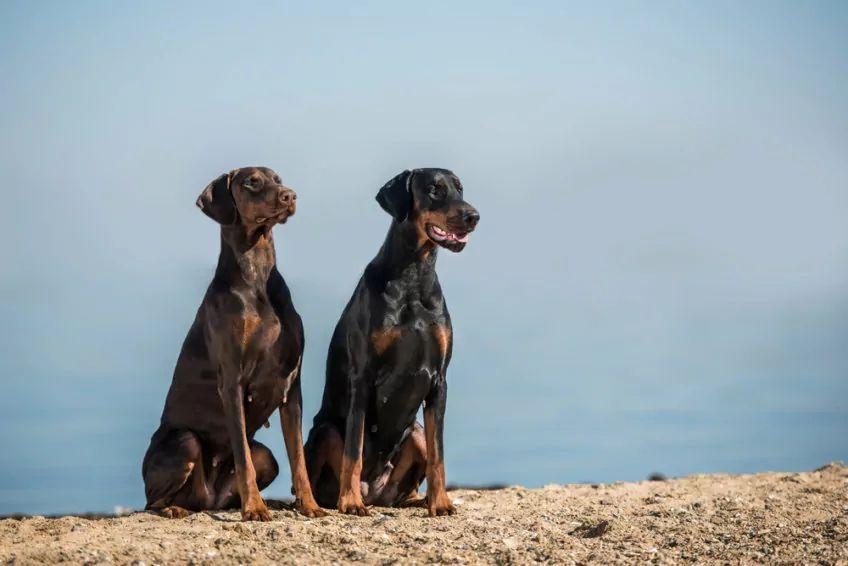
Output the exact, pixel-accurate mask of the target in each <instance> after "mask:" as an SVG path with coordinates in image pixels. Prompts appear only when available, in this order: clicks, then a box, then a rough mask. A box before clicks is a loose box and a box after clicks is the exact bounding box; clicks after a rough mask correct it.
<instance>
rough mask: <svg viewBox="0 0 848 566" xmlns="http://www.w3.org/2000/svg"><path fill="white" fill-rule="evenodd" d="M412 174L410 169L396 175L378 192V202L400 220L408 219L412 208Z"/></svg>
mask: <svg viewBox="0 0 848 566" xmlns="http://www.w3.org/2000/svg"><path fill="white" fill-rule="evenodd" d="M412 175H413V171H410V170H409V169H407V170H406V171H404V172H403V173H399V174H397V175H395V176H394V177H392V180H391V181H389V182H388V183H386V184H385V185H383V188H382V189H380V192H378V193H377V202H379V203H380V206H382V207H383V210H385V211H386V212H388V213H389V214H391V215H392V216H394V218H395V220H397V221H398V222H403V221H404V220H406V218H407V217H408V216H409V212H410V209H411V208H412V188H411V184H412Z"/></svg>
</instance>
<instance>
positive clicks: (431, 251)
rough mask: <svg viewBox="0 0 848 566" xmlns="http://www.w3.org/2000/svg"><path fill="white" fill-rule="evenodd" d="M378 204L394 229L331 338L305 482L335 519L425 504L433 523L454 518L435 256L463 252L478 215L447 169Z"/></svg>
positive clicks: (445, 325)
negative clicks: (421, 493) (446, 461)
mask: <svg viewBox="0 0 848 566" xmlns="http://www.w3.org/2000/svg"><path fill="white" fill-rule="evenodd" d="M377 201H378V202H379V203H380V205H381V206H382V207H383V208H384V209H385V210H386V211H387V212H389V213H390V214H391V215H392V217H393V221H392V224H391V227H390V228H389V232H388V235H387V237H386V240H385V242H384V243H383V246H382V247H381V248H380V251H379V252H378V254H377V256H376V257H375V258H374V259H373V260H372V261H371V263H369V264H368V266H367V267H366V269H365V273H364V274H363V276H362V279H361V280H360V281H359V284H358V285H357V287H356V290H355V291H354V293H353V297H352V298H351V299H350V302H348V304H347V307H346V308H345V310H344V312H343V314H342V316H341V319H340V320H339V322H338V324H337V326H336V329H335V332H334V333H333V337H332V341H331V343H330V349H329V355H328V359H327V375H326V385H325V389H324V397H323V402H322V406H321V409H320V411H319V412H318V414H317V415H316V416H315V419H314V423H313V428H312V430H311V431H310V434H309V438H308V440H307V445H306V459H307V471H308V473H309V476H310V481H311V482H312V486H313V491H314V492H315V495H316V498H317V499H318V502H319V503H320V504H322V505H324V506H326V507H329V506H333V505H336V506H337V507H338V509H339V510H340V511H341V512H343V513H350V514H357V515H365V514H367V509H366V508H365V505H366V503H368V504H378V505H409V504H413V503H420V504H423V503H425V502H426V505H427V506H428V510H429V513H430V515H444V514H451V513H453V512H454V507H453V505H452V504H451V502H450V499H449V498H448V496H447V493H446V491H445V478H444V465H443V459H442V455H443V450H442V428H443V422H444V412H445V400H446V395H447V382H446V372H447V368H448V364H449V363H450V358H451V349H452V344H453V341H452V327H451V320H450V315H449V314H448V310H447V307H446V305H445V301H444V297H443V295H442V289H441V287H440V285H439V279H438V277H437V276H436V255H437V246H442V247H446V248H448V249H450V250H452V251H455V252H458V251H461V250H462V249H463V248H464V247H465V240H466V239H467V235H468V233H469V232H471V231H472V230H473V229H474V227H475V226H476V224H477V221H478V220H479V215H478V213H477V211H476V210H475V209H474V208H473V207H472V206H471V205H470V204H468V203H466V202H465V200H464V198H463V194H462V185H461V184H460V182H459V179H458V178H457V177H456V175H454V174H453V173H452V172H450V171H448V170H445V169H416V170H414V171H404V172H403V173H401V174H400V175H397V176H396V177H395V178H394V179H392V180H391V181H389V183H387V184H386V185H385V186H384V187H383V188H382V189H381V190H380V192H379V194H378V195H377ZM422 403H424V405H425V409H424V423H425V426H424V429H423V430H422V428H421V426H420V425H418V424H417V423H416V422H415V415H416V413H417V411H418V409H419V407H420V406H421V404H422ZM425 476H426V478H427V497H426V499H425V500H423V501H422V500H419V499H417V490H418V487H419V486H420V484H421V482H422V481H423V479H424V477H425Z"/></svg>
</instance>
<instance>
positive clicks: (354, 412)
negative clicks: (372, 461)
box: [338, 375, 369, 517]
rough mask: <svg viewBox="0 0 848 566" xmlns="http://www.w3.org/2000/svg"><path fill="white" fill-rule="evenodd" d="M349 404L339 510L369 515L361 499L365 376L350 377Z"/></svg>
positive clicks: (365, 392) (340, 480) (365, 403)
mask: <svg viewBox="0 0 848 566" xmlns="http://www.w3.org/2000/svg"><path fill="white" fill-rule="evenodd" d="M350 382H351V383H350V387H351V389H350V407H349V409H348V415H347V426H346V428H345V441H344V454H343V455H342V468H341V473H340V474H339V476H340V477H339V505H338V508H339V511H340V512H342V513H346V514H348V515H359V516H360V517H364V516H366V515H369V513H368V509H367V508H366V507H365V502H364V501H363V500H362V487H361V485H360V481H361V475H362V443H363V440H364V435H365V408H366V407H367V405H368V384H367V383H366V380H365V378H364V376H362V375H359V376H357V377H355V378H354V377H351V379H350Z"/></svg>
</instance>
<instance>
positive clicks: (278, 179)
mask: <svg viewBox="0 0 848 566" xmlns="http://www.w3.org/2000/svg"><path fill="white" fill-rule="evenodd" d="M274 182H275V183H277V184H278V185H282V184H283V181H282V179H280V176H279V175H274Z"/></svg>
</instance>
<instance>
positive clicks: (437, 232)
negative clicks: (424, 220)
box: [427, 224, 468, 246]
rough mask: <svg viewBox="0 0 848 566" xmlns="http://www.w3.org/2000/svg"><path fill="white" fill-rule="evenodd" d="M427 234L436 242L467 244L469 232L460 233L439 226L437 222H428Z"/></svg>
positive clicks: (448, 244)
mask: <svg viewBox="0 0 848 566" xmlns="http://www.w3.org/2000/svg"><path fill="white" fill-rule="evenodd" d="M427 235H428V236H429V237H430V239H431V240H433V241H434V242H436V243H438V244H441V245H444V246H450V245H456V244H465V243H466V242H468V232H465V233H462V234H458V233H455V232H450V231H448V230H445V229H443V228H439V227H438V226H436V225H435V224H427Z"/></svg>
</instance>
